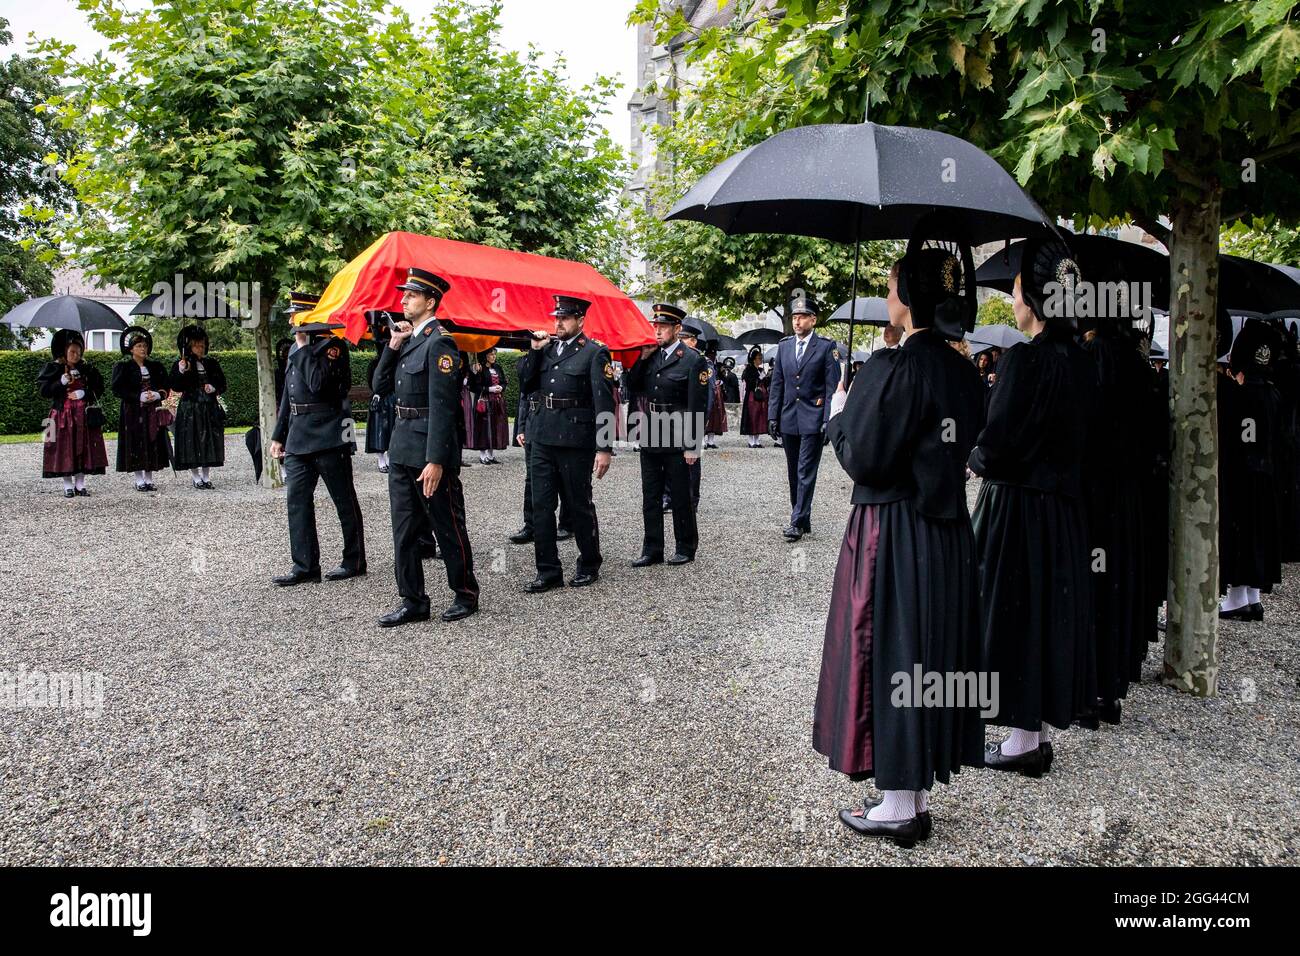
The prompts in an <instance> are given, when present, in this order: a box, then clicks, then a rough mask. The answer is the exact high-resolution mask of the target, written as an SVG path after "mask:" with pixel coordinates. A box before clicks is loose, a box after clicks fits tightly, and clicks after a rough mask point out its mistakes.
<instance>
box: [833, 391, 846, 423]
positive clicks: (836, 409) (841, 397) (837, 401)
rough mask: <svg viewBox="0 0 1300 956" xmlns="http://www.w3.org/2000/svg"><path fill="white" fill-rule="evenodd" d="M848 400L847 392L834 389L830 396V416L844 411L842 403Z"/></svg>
mask: <svg viewBox="0 0 1300 956" xmlns="http://www.w3.org/2000/svg"><path fill="white" fill-rule="evenodd" d="M848 400H849V393H848V392H841V391H840V390H839V389H836V390H835V394H834V395H832V396H831V418H834V417H835V416H836V415H838V414H839V413H840V412H842V411H844V404H845V402H847V401H848Z"/></svg>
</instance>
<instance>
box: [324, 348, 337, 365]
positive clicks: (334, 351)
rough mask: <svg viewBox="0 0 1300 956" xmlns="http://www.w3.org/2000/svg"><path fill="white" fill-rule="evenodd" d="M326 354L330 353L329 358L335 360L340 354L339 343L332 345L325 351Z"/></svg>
mask: <svg viewBox="0 0 1300 956" xmlns="http://www.w3.org/2000/svg"><path fill="white" fill-rule="evenodd" d="M325 354H326V355H328V356H329V360H330V361H331V362H333V361H334V360H335V359H337V358H338V357H339V354H340V353H339V347H338V346H337V345H331V346H330V347H329V349H328V350H327V351H326V352H325Z"/></svg>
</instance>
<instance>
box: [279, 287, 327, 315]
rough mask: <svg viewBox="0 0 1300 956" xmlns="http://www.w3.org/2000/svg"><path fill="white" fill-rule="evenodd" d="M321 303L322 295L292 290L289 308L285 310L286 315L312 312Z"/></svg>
mask: <svg viewBox="0 0 1300 956" xmlns="http://www.w3.org/2000/svg"><path fill="white" fill-rule="evenodd" d="M318 305H320V296H318V295H315V294H313V293H311V292H290V293H289V308H287V309H285V310H284V314H285V315H293V314H294V313H295V312H310V311H311V310H312V309H314V308H316V306H318Z"/></svg>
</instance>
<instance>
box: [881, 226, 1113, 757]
mask: <svg viewBox="0 0 1300 956" xmlns="http://www.w3.org/2000/svg"><path fill="white" fill-rule="evenodd" d="M1021 263H1022V264H1021V271H1020V274H1019V275H1018V276H1017V277H1016V281H1015V286H1014V290H1013V292H1014V309H1015V315H1016V325H1017V326H1018V327H1019V328H1020V331H1021V332H1023V333H1025V334H1026V335H1028V336H1029V337H1030V339H1031V341H1029V342H1025V343H1022V344H1020V345H1014V346H1012V347H1011V348H1010V349H1008V350H1007V351H1006V352H1004V353H1003V354H1002V356H1001V357H1000V358H999V359H998V363H997V373H996V374H997V382H996V384H995V385H994V386H993V387H992V389H991V390H990V395H989V407H988V422H987V423H986V424H985V426H984V430H983V431H982V432H981V433H980V437H979V441H978V442H977V443H976V446H975V450H974V451H972V452H971V456H970V467H971V470H972V471H974V472H975V474H977V475H979V476H980V477H981V478H983V479H984V483H983V486H982V487H981V488H980V494H979V500H978V502H977V504H976V506H975V515H974V523H975V544H976V548H977V550H978V553H979V558H980V604H981V613H982V617H983V638H982V639H983V652H984V664H983V666H982V668H981V669H982V670H983V671H985V672H986V673H989V674H997V675H998V682H999V693H1000V702H999V712H998V714H997V715H996V716H995V717H992V718H990V720H989V723H992V724H995V725H997V726H1000V727H1010V728H1011V735H1010V736H1009V737H1008V738H1007V739H1006V740H1004V741H1001V742H1000V743H990V744H988V745H986V747H985V751H984V762H985V764H986V765H987V766H990V767H993V768H995V769H998V770H1013V771H1021V772H1023V773H1026V774H1028V775H1029V776H1039V775H1040V774H1042V772H1043V771H1044V770H1045V769H1047V768H1048V767H1049V766H1050V764H1051V760H1052V751H1051V744H1050V743H1049V742H1048V741H1047V739H1046V738H1047V736H1048V734H1049V733H1050V729H1049V728H1050V727H1057V728H1062V729H1064V728H1066V727H1068V726H1069V725H1070V724H1071V723H1072V722H1073V721H1074V720H1076V719H1077V718H1078V717H1080V716H1082V715H1087V714H1089V713H1091V712H1092V711H1093V709H1094V705H1095V701H1096V698H1097V689H1096V675H1095V662H1094V652H1093V630H1092V581H1091V574H1090V571H1089V565H1090V554H1089V550H1088V529H1087V522H1086V519H1085V515H1084V507H1083V480H1082V471H1083V456H1084V451H1085V449H1086V447H1087V440H1088V424H1089V422H1088V419H1089V414H1090V412H1091V410H1092V409H1093V408H1094V407H1095V405H1096V400H1097V372H1096V366H1095V364H1094V363H1093V362H1092V360H1091V359H1089V358H1088V356H1087V355H1086V354H1084V352H1083V350H1082V349H1081V348H1079V346H1078V345H1077V344H1076V343H1075V341H1074V328H1073V320H1072V319H1070V318H1067V317H1066V316H1069V315H1073V314H1075V313H1076V312H1077V311H1081V310H1072V309H1068V308H1065V307H1064V304H1063V303H1062V302H1055V301H1054V302H1049V298H1048V297H1049V295H1050V294H1051V293H1052V292H1054V291H1055V292H1059V293H1064V294H1067V295H1068V294H1074V292H1075V290H1076V289H1077V287H1078V283H1079V282H1080V281H1081V280H1080V276H1079V271H1078V267H1077V265H1076V264H1075V262H1074V260H1073V258H1071V255H1070V251H1069V249H1067V248H1066V247H1065V246H1064V245H1063V244H1062V243H1061V242H1059V241H1057V240H1052V241H1047V242H1040V241H1030V242H1027V243H1026V247H1025V251H1024V254H1023V257H1022V260H1021ZM1049 287H1051V288H1049ZM868 364H870V363H868Z"/></svg>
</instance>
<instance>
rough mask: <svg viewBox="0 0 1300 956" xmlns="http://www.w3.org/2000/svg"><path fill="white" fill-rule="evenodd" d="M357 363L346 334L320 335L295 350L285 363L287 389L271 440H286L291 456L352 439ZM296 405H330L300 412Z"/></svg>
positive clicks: (315, 451) (314, 451)
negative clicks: (350, 406) (348, 405)
mask: <svg viewBox="0 0 1300 956" xmlns="http://www.w3.org/2000/svg"><path fill="white" fill-rule="evenodd" d="M331 356H333V357H331ZM351 368H352V366H351V360H350V359H349V357H348V346H347V343H346V342H343V341H342V340H341V339H333V338H330V339H320V340H317V341H313V342H308V343H307V344H306V345H304V346H302V347H301V348H297V349H295V350H294V351H293V352H292V353H291V354H290V355H289V361H288V362H287V363H286V364H285V372H284V393H283V394H282V395H281V397H280V411H279V415H278V416H277V417H276V420H275V431H274V432H273V433H272V434H271V440H272V441H278V442H281V443H282V444H283V445H284V450H285V452H287V453H288V454H290V455H311V454H315V453H317V452H322V451H330V450H332V449H334V448H338V447H340V446H342V445H347V444H350V443H351V438H350V436H349V434H348V432H350V429H349V428H347V427H346V422H345V420H346V418H347V412H346V411H345V407H344V402H345V401H346V399H347V397H348V390H349V389H350V388H351V387H352V371H351ZM293 405H328V406H329V407H328V408H325V409H319V410H316V411H311V412H306V413H304V414H300V415H294V414H292V409H291V406H293Z"/></svg>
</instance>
